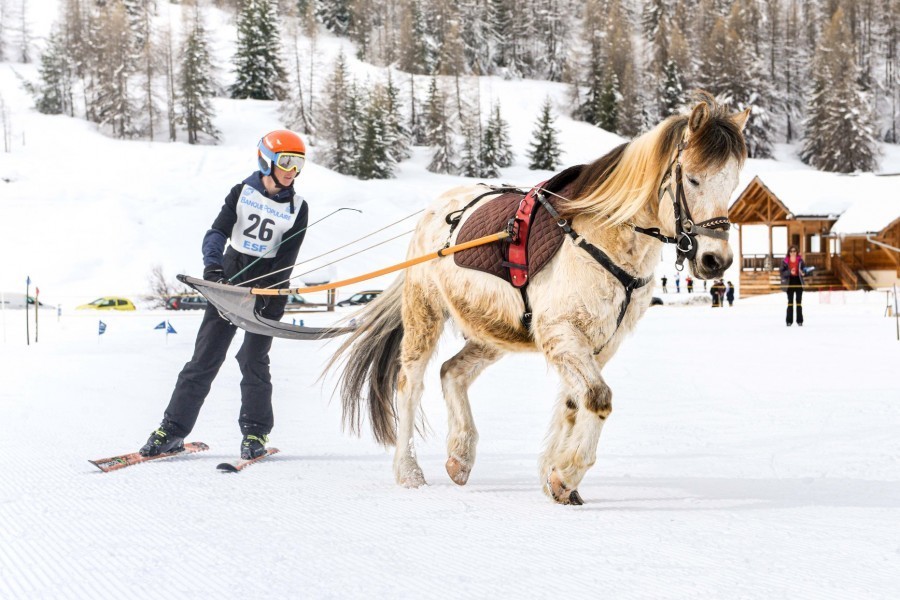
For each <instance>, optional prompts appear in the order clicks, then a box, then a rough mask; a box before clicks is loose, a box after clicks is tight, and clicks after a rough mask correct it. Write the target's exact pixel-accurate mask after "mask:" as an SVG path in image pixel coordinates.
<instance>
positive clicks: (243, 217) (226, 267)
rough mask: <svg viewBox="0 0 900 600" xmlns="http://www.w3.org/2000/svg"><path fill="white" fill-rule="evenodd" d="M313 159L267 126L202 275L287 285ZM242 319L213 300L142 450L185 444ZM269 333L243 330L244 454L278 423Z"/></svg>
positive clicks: (280, 307) (273, 313)
mask: <svg viewBox="0 0 900 600" xmlns="http://www.w3.org/2000/svg"><path fill="white" fill-rule="evenodd" d="M305 160H306V145H305V144H304V143H303V140H302V139H301V138H300V136H299V135H297V134H296V133H294V132H292V131H288V130H286V129H279V130H276V131H272V132H270V133H267V134H266V135H265V136H263V138H262V139H261V140H260V141H259V143H258V144H257V161H258V164H259V170H258V171H255V172H254V173H252V174H251V175H250V176H249V177H247V178H246V179H244V180H243V181H242V182H241V183H239V184H237V185H235V186H234V187H232V188H231V192H230V193H229V194H228V196H227V197H226V198H225V203H224V205H223V206H222V208H221V210H220V211H219V215H218V216H217V217H216V220H215V221H214V222H213V225H212V227H211V228H210V229H209V231H207V232H206V235H205V236H204V238H203V244H202V251H203V266H204V269H203V279H206V280H207V281H213V282H217V283H232V284H239V283H242V282H245V281H249V280H251V279H257V278H260V277H261V279H259V280H258V281H256V282H255V284H254V285H256V286H259V287H280V288H283V287H286V283H285V280H286V279H287V278H288V275H287V273H286V272H281V271H282V270H288V271H289V268H290V267H291V266H293V265H294V263H295V262H296V260H297V253H298V252H299V251H300V245H301V244H302V243H303V237H304V236H305V234H306V227H307V222H308V218H309V207H308V206H307V204H306V201H305V200H304V199H303V198H301V197H300V196H299V195H297V194H296V193H295V192H294V179H295V177H297V175H299V174H300V170H301V169H302V168H303V165H304V163H305ZM286 300H287V296H258V297H257V301H256V302H257V309H258V310H260V311H261V313H262V314H263V316H265V317H266V318H268V319H274V320H276V321H277V320H279V319H280V318H281V316H282V315H283V314H284V306H285V302H286ZM236 332H237V327H236V326H235V325H233V324H232V323H231V322H229V321H226V320H225V319H223V318H222V317H221V316H220V315H219V311H218V310H216V308H215V307H214V306H213V305H212V304H210V305H209V306H208V307H207V309H206V313H205V314H204V315H203V321H202V322H201V323H200V329H199V331H198V332H197V341H196V343H195V345H194V355H193V357H192V358H191V360H190V361H189V362H188V363H187V364H186V365H185V366H184V368H183V369H182V370H181V373H180V374H179V375H178V381H177V383H176V384H175V390H174V391H173V392H172V398H171V399H170V400H169V405H168V406H167V407H166V411H165V413H164V416H163V420H162V423H160V425H159V427H158V428H157V429H156V431H154V432H153V433H152V434H150V438H149V439H148V440H147V443H146V444H144V446H143V447H142V448H141V449H140V453H141V454H142V455H143V456H156V455H158V454H164V453H166V452H173V451H178V450H179V449H181V448H183V447H184V438H185V437H186V436H187V435H188V434H189V433H190V432H191V430H192V429H193V428H194V424H195V423H196V422H197V417H198V416H199V414H200V408H201V407H202V406H203V401H204V400H205V399H206V396H207V394H209V390H210V386H211V385H212V382H213V379H215V377H216V375H217V374H218V372H219V368H220V367H221V366H222V363H223V362H224V361H225V357H226V355H227V353H228V347H229V345H230V344H231V340H232V339H233V338H234V335H235V333H236ZM271 347H272V338H271V337H270V336H265V335H260V334H257V333H250V332H249V331H248V332H245V333H244V340H243V343H242V344H241V349H240V351H238V353H237V357H236V358H237V361H238V366H239V367H240V369H241V374H242V376H243V377H242V379H241V410H240V414H239V416H238V424H239V425H240V428H241V433H242V434H243V439H242V441H241V458H242V459H251V458H256V457H259V456H262V455H264V454H266V447H265V446H266V443H267V442H268V435H269V432H270V431H271V430H272V426H273V425H274V416H273V412H272V379H271V376H270V374H269V349H270V348H271Z"/></svg>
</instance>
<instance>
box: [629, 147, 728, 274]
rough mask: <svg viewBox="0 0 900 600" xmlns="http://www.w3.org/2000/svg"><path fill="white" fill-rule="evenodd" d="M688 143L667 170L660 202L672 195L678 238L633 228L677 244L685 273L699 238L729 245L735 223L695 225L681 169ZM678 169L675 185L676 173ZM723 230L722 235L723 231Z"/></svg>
mask: <svg viewBox="0 0 900 600" xmlns="http://www.w3.org/2000/svg"><path fill="white" fill-rule="evenodd" d="M684 147H685V143H684V141H683V140H682V141H681V142H679V143H678V148H677V153H676V154H675V158H673V159H672V162H670V163H669V166H668V168H667V169H666V175H665V177H663V180H662V182H660V184H659V193H658V196H659V201H660V202H662V200H663V197H664V196H665V195H667V194H668V196H669V197H670V198H671V199H672V210H673V212H674V213H675V237H669V236H667V235H663V234H662V233H661V232H660V231H659V227H650V228H644V227H638V226H637V225H634V224H631V228H632V229H633V230H634V231H636V232H637V233H643V234H644V235H649V236H650V237H653V238H656V239H658V240H659V241H661V242H664V243H666V244H675V250H676V255H677V257H676V259H675V270H677V271H683V270H684V260H685V259H687V260H693V259H694V257H695V256H697V236H699V235H705V236H707V237H711V238H716V239H718V240H725V241H726V242H727V241H728V230H729V229H730V228H731V221H729V220H728V216H727V215H726V216H722V217H713V218H712V219H707V220H706V221H703V222H702V223H695V222H694V219H693V217H692V216H691V211H690V210H689V209H688V205H687V198H686V197H685V193H684V177H683V174H682V168H681V154H682V152H683V151H684ZM673 167H674V172H675V176H674V181H673V177H672V171H673ZM673 183H674V184H675V191H674V192H673V191H672V184H673ZM720 230H721V231H720Z"/></svg>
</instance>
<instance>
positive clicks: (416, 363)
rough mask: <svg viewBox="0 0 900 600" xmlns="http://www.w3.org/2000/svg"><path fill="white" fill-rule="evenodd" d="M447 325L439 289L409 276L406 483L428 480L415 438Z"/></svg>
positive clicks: (403, 442) (402, 381) (403, 431)
mask: <svg viewBox="0 0 900 600" xmlns="http://www.w3.org/2000/svg"><path fill="white" fill-rule="evenodd" d="M443 329H444V313H443V310H442V309H441V306H440V304H439V301H438V296H437V294H436V292H435V291H434V290H432V289H428V288H426V287H425V286H423V285H420V284H418V283H415V282H413V281H411V280H407V282H406V285H405V287H404V290H403V341H402V342H401V346H400V376H399V380H398V385H397V445H396V447H395V449H394V476H395V477H396V479H397V483H399V484H400V485H402V486H404V487H412V488H415V487H419V486H420V485H424V484H425V476H424V475H423V474H422V469H421V468H420V467H419V463H418V461H416V448H415V443H414V441H413V434H414V433H415V420H416V412H417V409H418V407H419V402H420V400H421V399H422V392H423V390H424V384H423V380H424V375H425V367H426V366H427V365H428V360H429V359H430V358H431V355H432V354H433V353H434V349H435V346H437V342H438V339H440V337H441V333H442V332H443Z"/></svg>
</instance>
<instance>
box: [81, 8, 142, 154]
mask: <svg viewBox="0 0 900 600" xmlns="http://www.w3.org/2000/svg"><path fill="white" fill-rule="evenodd" d="M98 25H99V26H100V27H102V29H99V30H97V31H96V32H95V33H94V34H93V35H92V40H93V48H94V53H95V54H94V64H95V67H96V71H95V73H96V98H95V104H94V115H95V116H96V118H97V122H98V123H99V124H100V125H101V126H103V125H108V126H110V128H111V129H112V134H113V135H114V136H115V137H118V138H124V137H132V136H134V135H135V134H136V133H137V131H136V130H135V127H134V121H135V118H136V111H135V107H134V100H133V98H132V96H131V92H130V86H129V83H130V77H131V75H132V73H133V72H134V61H133V54H132V52H131V48H132V46H131V35H130V31H129V29H128V23H127V21H126V18H125V10H124V8H123V7H122V5H121V4H118V3H111V4H108V5H106V6H105V7H104V8H103V9H102V10H101V13H100V19H99V20H98Z"/></svg>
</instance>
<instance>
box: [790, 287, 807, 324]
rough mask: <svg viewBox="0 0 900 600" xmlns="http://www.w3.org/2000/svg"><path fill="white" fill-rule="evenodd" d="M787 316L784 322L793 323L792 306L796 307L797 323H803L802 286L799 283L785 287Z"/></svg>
mask: <svg viewBox="0 0 900 600" xmlns="http://www.w3.org/2000/svg"><path fill="white" fill-rule="evenodd" d="M787 297H788V304H787V316H786V322H787V324H788V325H792V324H793V323H794V306H796V307H797V323H798V324H799V325H802V324H803V286H801V285H789V286H788V288H787Z"/></svg>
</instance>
